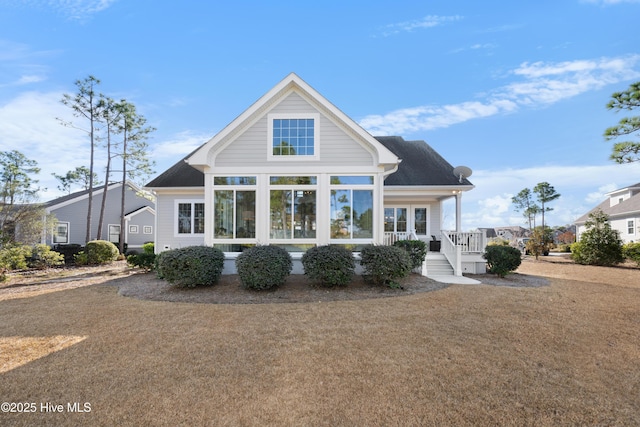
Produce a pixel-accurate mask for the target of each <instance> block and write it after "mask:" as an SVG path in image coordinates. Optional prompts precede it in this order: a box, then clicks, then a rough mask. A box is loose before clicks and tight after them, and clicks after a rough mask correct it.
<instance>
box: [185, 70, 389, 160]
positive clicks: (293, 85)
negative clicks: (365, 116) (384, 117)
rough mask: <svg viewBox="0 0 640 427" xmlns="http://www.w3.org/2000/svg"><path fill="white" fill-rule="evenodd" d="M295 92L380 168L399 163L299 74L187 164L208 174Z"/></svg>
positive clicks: (293, 74)
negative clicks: (219, 157) (221, 156)
mask: <svg viewBox="0 0 640 427" xmlns="http://www.w3.org/2000/svg"><path fill="white" fill-rule="evenodd" d="M293 92H295V93H296V94H298V95H299V96H301V97H302V98H303V99H305V100H306V101H307V102H308V103H309V104H311V105H313V106H314V108H316V109H317V110H318V111H319V112H321V113H322V114H323V115H325V116H326V117H328V118H329V119H330V120H331V121H333V122H334V123H336V124H338V125H339V126H340V127H342V128H343V129H345V130H348V131H349V133H350V134H351V135H352V137H353V138H354V140H356V141H358V142H359V143H360V144H361V145H363V147H365V148H367V149H368V150H369V151H371V152H372V153H373V154H374V155H375V157H376V159H377V162H378V163H379V164H396V163H397V162H398V159H397V157H396V156H395V155H394V154H393V153H392V152H391V151H389V150H388V149H387V148H386V147H385V146H384V145H382V144H380V143H379V142H378V141H377V140H376V139H375V138H373V136H371V135H370V134H369V133H368V132H366V131H365V130H364V129H363V128H362V127H360V125H358V124H357V123H356V122H355V121H353V120H352V119H351V118H349V117H348V116H347V115H346V114H344V113H343V112H342V111H340V110H339V109H338V108H337V107H335V106H334V105H333V104H331V103H330V102H329V101H328V100H327V99H325V98H324V97H323V96H322V95H320V94H319V93H318V92H317V91H316V90H315V89H313V88H312V87H311V86H309V85H308V84H307V83H306V82H304V81H303V80H302V79H301V78H300V77H298V76H297V75H296V74H295V73H291V74H289V75H288V76H287V77H286V78H284V79H283V80H282V81H280V83H278V84H277V85H276V86H274V87H273V88H272V89H271V90H270V91H269V92H267V93H266V94H265V95H263V96H262V97H261V98H260V99H258V100H257V101H256V102H255V103H253V104H252V105H251V106H250V107H249V108H248V109H247V110H245V111H244V112H243V113H242V114H240V115H239V116H238V117H237V118H236V119H234V120H233V121H232V122H231V123H229V125H227V126H226V127H225V128H224V129H222V130H221V131H220V132H219V133H218V134H216V135H215V136H214V137H213V138H211V139H210V140H209V141H207V142H206V143H205V144H203V145H202V146H201V147H199V148H198V149H196V150H195V151H194V152H193V153H191V154H190V155H189V156H187V157H186V158H185V160H186V162H187V163H188V164H189V165H191V166H192V167H194V168H196V169H199V170H205V169H206V168H207V167H209V166H210V165H212V164H213V157H215V156H216V155H217V154H218V153H220V152H221V151H222V150H223V149H224V148H225V147H226V146H227V145H229V144H231V143H232V142H233V141H234V140H235V139H236V138H237V137H238V136H239V135H240V134H242V132H244V131H245V130H246V129H248V128H249V127H250V126H252V125H253V124H255V123H256V122H257V121H258V120H260V119H261V118H263V117H265V116H266V115H267V114H268V113H269V111H271V110H272V109H273V108H274V107H275V106H276V105H278V103H279V102H281V101H282V100H284V99H286V97H287V96H288V95H290V94H291V93H293Z"/></svg>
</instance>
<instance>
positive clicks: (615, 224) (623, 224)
mask: <svg viewBox="0 0 640 427" xmlns="http://www.w3.org/2000/svg"><path fill="white" fill-rule="evenodd" d="M630 220H632V221H633V222H634V224H633V225H634V227H633V228H634V230H633V233H629V229H628V228H629V227H628V225H627V222H628V221H630ZM609 224H611V228H612V229H614V230H617V231H618V232H619V233H620V239H622V241H623V243H636V242H640V215H638V216H629V217H625V218H613V219H609ZM586 230H587V228H586V227H585V225H584V224H580V225H576V241H577V242H579V241H580V239H581V237H582V233H584V232H585V231H586Z"/></svg>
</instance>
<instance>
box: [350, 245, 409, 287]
mask: <svg viewBox="0 0 640 427" xmlns="http://www.w3.org/2000/svg"><path fill="white" fill-rule="evenodd" d="M360 256H361V260H360V265H362V268H363V270H364V272H363V274H362V276H363V277H364V278H365V280H367V281H368V282H370V283H373V284H374V285H377V286H384V285H386V286H390V287H400V285H399V284H398V283H396V280H397V279H401V278H403V277H406V276H408V275H409V273H410V272H411V265H412V264H411V258H410V257H409V254H407V251H405V250H404V249H400V248H399V247H397V246H365V247H364V248H362V251H360Z"/></svg>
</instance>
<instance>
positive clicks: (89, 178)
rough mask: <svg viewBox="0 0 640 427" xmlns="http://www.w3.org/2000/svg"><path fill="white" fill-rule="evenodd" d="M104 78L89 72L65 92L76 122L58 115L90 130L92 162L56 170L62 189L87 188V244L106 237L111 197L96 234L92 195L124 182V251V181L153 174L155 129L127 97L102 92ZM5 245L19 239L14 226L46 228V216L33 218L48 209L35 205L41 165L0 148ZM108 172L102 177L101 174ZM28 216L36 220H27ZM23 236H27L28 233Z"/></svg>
mask: <svg viewBox="0 0 640 427" xmlns="http://www.w3.org/2000/svg"><path fill="white" fill-rule="evenodd" d="M99 85H100V80H99V79H97V78H96V77H94V76H92V75H90V76H88V77H86V78H85V79H82V80H76V81H75V86H76V89H77V91H76V93H74V94H67V93H65V94H63V97H62V99H61V102H62V104H64V105H66V106H67V107H69V108H70V109H71V110H72V111H73V116H74V117H75V119H74V120H72V121H65V120H62V119H60V118H57V120H58V121H59V123H60V124H62V125H63V126H66V127H69V128H73V129H76V130H78V131H80V132H83V133H84V134H86V137H87V141H88V144H89V146H90V150H89V151H90V155H89V159H87V160H88V163H89V166H88V167H87V166H84V165H81V166H77V167H75V168H74V169H72V170H70V171H68V172H66V173H65V174H57V173H53V174H52V175H53V176H54V177H55V178H56V179H57V180H58V181H59V183H60V184H59V186H58V189H59V190H61V191H64V192H66V193H67V194H71V192H72V190H73V188H74V187H76V186H80V187H82V188H83V189H84V190H88V208H87V224H86V233H85V242H88V241H90V240H93V239H96V240H100V239H101V238H102V225H103V220H104V213H105V207H106V197H103V198H102V204H101V206H100V214H99V219H98V227H97V233H96V235H95V236H93V235H92V216H93V210H94V206H93V193H94V190H95V189H96V188H99V187H101V186H104V188H105V194H106V189H107V186H108V185H109V184H113V183H118V182H122V183H123V185H122V193H121V200H120V205H121V206H120V208H121V209H120V251H121V252H124V231H125V226H124V214H125V212H124V209H125V194H126V193H125V191H126V187H125V185H124V183H125V182H126V181H127V180H129V181H133V182H136V181H140V180H143V179H146V178H147V177H148V176H149V175H151V174H152V173H154V170H153V168H154V166H155V162H154V161H153V160H151V159H150V157H149V145H148V142H147V140H148V138H149V135H150V134H151V133H152V132H153V131H155V128H154V127H152V126H149V125H148V124H147V119H146V118H145V117H144V116H143V115H142V114H140V113H138V111H137V109H136V106H135V105H134V104H133V103H131V102H129V101H127V100H126V99H120V100H119V101H116V100H114V99H113V98H111V97H109V96H106V95H104V94H102V93H99V92H98V91H97V87H98V86H99ZM100 150H102V152H103V154H104V156H102V158H105V159H106V161H105V163H104V164H100V165H98V164H96V158H97V154H99V152H100ZM0 168H1V169H0V175H1V177H2V183H0V199H1V201H2V204H1V205H0V233H1V234H0V237H1V240H0V244H1V243H3V242H4V243H5V244H6V243H10V242H11V241H12V240H15V230H14V229H13V228H12V227H14V226H15V224H20V227H21V229H24V228H25V227H28V228H29V227H30V228H34V229H37V228H38V226H40V227H42V220H40V221H34V220H33V218H36V217H38V215H40V217H41V214H42V213H43V208H42V206H41V205H38V204H36V203H35V202H36V201H37V193H38V191H40V190H41V189H40V188H39V187H38V186H37V184H38V182H39V181H38V180H37V179H36V178H35V176H36V175H38V174H39V173H40V168H38V166H37V162H36V161H35V160H31V159H28V158H27V157H26V156H25V155H24V154H22V153H21V152H19V151H17V150H13V151H9V152H0ZM98 172H101V173H103V177H104V179H103V180H100V179H99V177H98ZM27 217H29V218H31V219H32V221H26V219H27ZM40 230H42V228H40ZM23 237H24V236H23Z"/></svg>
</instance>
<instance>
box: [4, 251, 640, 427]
mask: <svg viewBox="0 0 640 427" xmlns="http://www.w3.org/2000/svg"><path fill="white" fill-rule="evenodd" d="M550 258H551V257H550ZM553 258H554V259H553V260H552V261H553V262H550V260H544V261H543V260H540V261H537V262H536V261H533V260H527V261H525V262H524V263H523V265H522V266H521V267H520V269H519V273H520V274H519V275H514V276H511V278H509V277H508V278H507V281H502V282H500V281H497V282H495V284H502V285H507V286H495V285H494V284H483V285H465V286H461V285H453V286H448V287H444V288H440V289H435V288H434V289H435V290H431V291H427V292H417V293H413V294H406V295H404V294H403V295H404V296H397V297H389V298H372V299H359V300H358V299H355V300H348V301H326V300H325V301H320V302H317V301H316V302H305V303H289V304H202V303H185V302H168V301H148V300H144V299H136V298H129V297H123V296H121V295H119V294H118V286H116V285H124V284H126V283H127V282H128V281H131V280H137V279H140V278H141V277H145V276H126V273H124V272H119V273H118V272H112V273H111V275H104V276H98V277H95V276H94V277H88V278H86V280H83V281H81V282H68V283H67V282H65V281H57V282H49V283H44V284H39V285H32V286H23V287H11V286H9V287H6V286H5V287H3V288H0V401H1V402H13V403H14V405H13V407H10V409H16V410H17V409H20V408H22V409H23V410H24V408H27V409H29V410H30V409H33V408H35V412H30V413H0V425H3V426H5V425H25V426H27V425H29V426H32V425H97V426H100V425H104V426H115V425H118V426H126V425H167V426H177V425H188V426H196V425H212V426H215V425H231V426H236V425H240V426H253V425H261V426H262V425H277V426H283V425H291V426H306V425H312V426H317V425H327V426H365V425H366V426H373V425H398V426H412V425H415V426H418V425H420V426H423V425H426V426H429V425H433V426H443V425H451V426H466V425H469V426H471V425H473V426H476V425H480V426H483V425H492V426H493V425H509V426H527V425H530V426H552V425H553V426H555V425H572V426H573V425H607V426H609V425H620V426H628V425H640V270H638V269H637V268H599V267H584V266H577V265H574V264H572V263H570V262H566V260H563V259H560V258H555V257H553ZM123 275H124V276H123ZM534 276H535V277H534ZM540 276H543V277H546V278H548V282H546V283H547V285H546V286H535V287H523V286H517V287H513V286H508V285H509V284H510V282H509V280H511V281H512V283H513V284H522V283H523V282H526V280H524V279H526V278H527V277H531V278H532V279H539V277H540ZM480 278H481V279H482V280H484V281H485V282H487V283H490V282H492V279H491V278H489V277H484V276H481V277H480ZM149 280H151V279H149ZM64 283H67V286H64V285H63V284H64ZM87 284H89V285H91V286H84V285H87ZM185 292H189V291H188V290H187V291H185ZM399 294H402V293H401V292H400V293H399ZM75 402H77V403H79V405H76V406H75V408H76V409H77V408H80V409H83V410H85V412H82V413H78V412H70V411H69V409H74V406H73V405H74V403H75ZM31 403H34V404H35V405H31ZM48 403H49V404H53V405H63V406H62V409H63V412H61V413H60V412H55V413H53V412H46V409H47V408H51V406H47V404H48ZM84 403H88V404H89V406H84ZM24 404H28V405H24ZM69 404H70V405H69ZM4 408H6V407H4ZM88 408H89V409H90V412H87V411H86V410H87V409H88ZM57 409H60V408H57Z"/></svg>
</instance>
